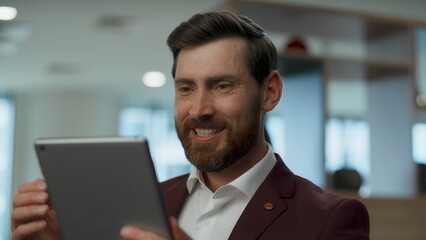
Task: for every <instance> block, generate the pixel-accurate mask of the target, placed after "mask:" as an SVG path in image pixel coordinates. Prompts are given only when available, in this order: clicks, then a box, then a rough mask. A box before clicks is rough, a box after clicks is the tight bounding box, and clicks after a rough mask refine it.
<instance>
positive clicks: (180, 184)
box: [163, 175, 188, 218]
mask: <svg viewBox="0 0 426 240" xmlns="http://www.w3.org/2000/svg"><path fill="white" fill-rule="evenodd" d="M187 178H188V176H187V175H185V176H184V177H180V178H179V179H178V180H177V181H176V182H174V183H173V184H172V185H171V186H169V187H167V188H165V189H163V195H164V199H165V203H166V207H167V212H168V213H169V216H173V217H176V218H178V217H179V214H180V212H181V210H182V208H183V205H184V203H185V201H186V198H187V197H188V190H187V188H186V180H187Z"/></svg>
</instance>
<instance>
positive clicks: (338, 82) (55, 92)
mask: <svg viewBox="0 0 426 240" xmlns="http://www.w3.org/2000/svg"><path fill="white" fill-rule="evenodd" d="M0 6H9V7H14V8H16V10H17V15H16V17H15V18H13V19H10V20H7V17H5V18H0V19H1V20H0V240H6V239H9V229H10V222H9V218H10V212H11V199H12V196H13V195H14V194H16V192H17V189H18V186H19V185H20V184H21V183H23V182H26V181H32V180H34V179H35V178H37V177H41V176H42V175H41V172H40V168H39V166H38V162H37V158H36V155H35V152H34V149H33V142H34V140H35V139H36V138H38V137H64V136H67V137H72V136H112V135H120V136H140V135H141V136H145V137H147V138H148V140H149V141H150V146H151V149H152V155H153V159H154V161H155V166H156V170H157V175H158V178H159V180H160V181H162V180H165V179H168V178H170V177H173V176H176V175H179V174H182V173H186V172H188V171H190V168H191V166H190V165H189V164H188V163H187V161H186V159H185V156H184V153H183V150H182V149H181V146H180V143H179V141H178V139H177V137H176V134H175V132H174V121H173V117H174V112H173V98H174V96H173V91H174V90H173V79H172V77H171V74H170V69H171V65H172V59H171V54H170V53H169V50H168V49H167V46H166V43H165V42H166V38H167V36H168V34H169V33H170V31H172V29H173V28H174V27H176V26H177V25H178V24H179V23H180V22H182V21H184V20H186V19H188V18H189V17H190V16H191V15H193V14H194V13H197V12H202V11H210V10H231V11H237V12H239V13H242V14H243V15H246V16H248V17H250V18H252V19H254V20H255V21H257V22H258V23H260V24H261V25H262V26H263V27H264V28H265V29H266V31H267V33H268V35H269V36H270V38H271V39H272V41H273V42H274V43H275V44H276V46H277V50H278V52H279V54H280V69H279V70H280V72H281V73H282V74H283V78H284V81H285V84H284V96H283V98H282V101H281V103H280V104H279V105H278V107H277V108H276V109H275V110H274V111H273V112H271V113H270V114H269V115H268V118H267V123H266V128H267V131H268V133H269V136H270V139H271V143H272V145H273V147H274V150H275V151H276V152H278V153H279V154H281V155H282V156H283V157H284V159H285V162H286V163H287V164H288V165H289V167H290V168H291V169H292V170H293V171H294V172H295V173H296V174H299V175H301V176H303V177H306V178H308V179H310V180H311V181H313V182H315V183H316V184H318V185H320V186H321V187H323V188H325V189H327V190H329V191H336V192H340V193H342V194H347V195H350V196H352V197H357V198H360V199H361V200H362V201H363V202H364V203H365V204H366V205H367V207H368V208H369V211H370V215H371V220H372V226H371V227H372V239H413V240H414V239H426V228H424V223H425V221H426V199H425V197H424V194H425V192H426V173H425V172H426V167H425V165H426V14H425V13H426V1H424V0H356V1H349V0H344V1H331V0H275V1H224V0H198V1H197V0H180V1H172V0H169V1H166V0H157V1H147V0H139V1H138V0H123V1H113V0H102V1H101V0H97V1H82V0H74V1H52V0H33V1H25V0H10V1H8V0H6V1H5V0H0ZM7 10H8V9H5V8H1V7H0V12H2V11H3V12H4V11H7ZM13 13H14V12H13V10H12V12H11V13H10V14H11V15H13ZM0 16H1V15H0ZM153 72H154V73H153ZM100 171H102V169H100Z"/></svg>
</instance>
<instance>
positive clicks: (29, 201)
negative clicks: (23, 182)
mask: <svg viewBox="0 0 426 240" xmlns="http://www.w3.org/2000/svg"><path fill="white" fill-rule="evenodd" d="M48 200H49V194H47V192H28V193H20V194H18V195H16V196H15V197H14V198H13V207H14V208H16V207H21V206H28V205H39V204H45V203H47V202H48Z"/></svg>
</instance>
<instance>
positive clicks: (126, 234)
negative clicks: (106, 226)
mask: <svg viewBox="0 0 426 240" xmlns="http://www.w3.org/2000/svg"><path fill="white" fill-rule="evenodd" d="M120 236H121V237H122V238H124V239H125V240H166V239H165V238H162V237H160V236H158V235H157V234H155V233H153V232H149V231H144V230H141V229H139V228H136V227H131V226H126V227H123V228H122V229H121V231H120Z"/></svg>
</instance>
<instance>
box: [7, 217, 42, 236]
mask: <svg viewBox="0 0 426 240" xmlns="http://www.w3.org/2000/svg"><path fill="white" fill-rule="evenodd" d="M45 227H46V221H44V220H38V221H34V222H30V223H27V224H22V225H19V226H18V227H17V228H16V229H15V230H13V239H17V240H18V239H23V238H24V237H27V236H29V235H31V234H33V233H36V232H39V231H41V230H43V229H44V228H45Z"/></svg>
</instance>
